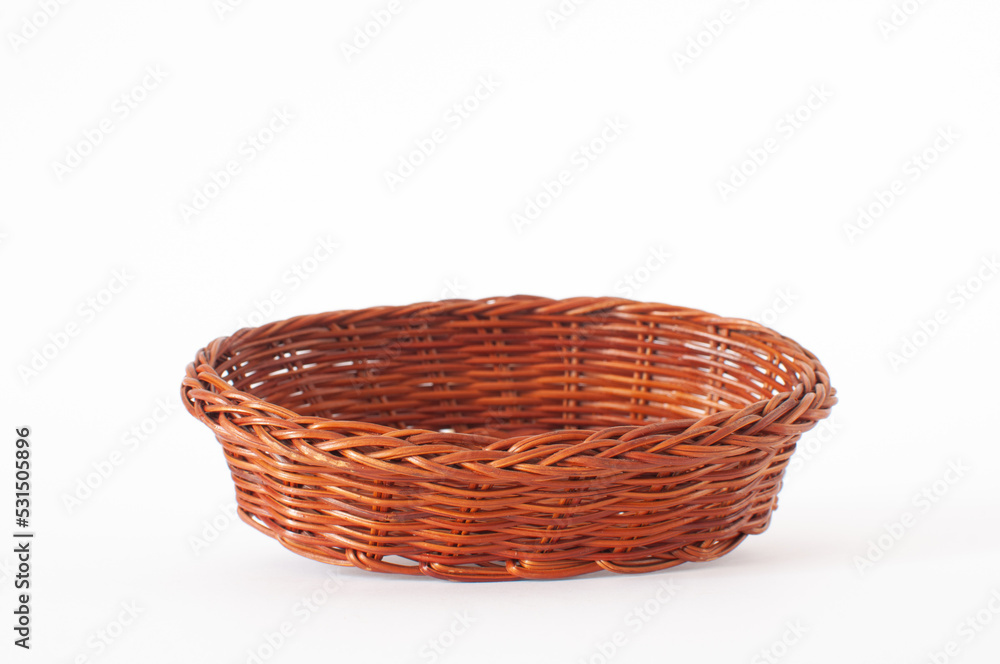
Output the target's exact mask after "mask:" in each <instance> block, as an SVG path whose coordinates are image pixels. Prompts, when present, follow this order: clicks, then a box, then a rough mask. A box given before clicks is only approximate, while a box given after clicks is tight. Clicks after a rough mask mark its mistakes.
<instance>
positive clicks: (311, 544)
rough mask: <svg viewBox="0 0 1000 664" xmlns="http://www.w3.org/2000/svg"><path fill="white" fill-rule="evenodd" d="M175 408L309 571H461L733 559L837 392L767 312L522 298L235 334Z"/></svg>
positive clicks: (259, 518) (359, 314) (247, 505)
mask: <svg viewBox="0 0 1000 664" xmlns="http://www.w3.org/2000/svg"><path fill="white" fill-rule="evenodd" d="M182 395H183V400H184V403H185V405H186V406H187V408H188V410H189V411H190V412H191V413H192V414H193V415H194V416H196V417H197V418H198V419H200V420H201V421H202V422H204V423H205V424H207V425H208V426H209V427H210V428H211V429H212V431H214V432H215V435H216V437H217V438H218V440H219V442H221V443H222V447H223V449H224V452H225V458H226V461H227V462H228V464H229V468H230V470H231V471H232V477H233V480H234V482H235V484H236V496H237V502H238V506H239V513H240V516H241V518H242V519H243V520H244V521H246V522H247V523H248V524H250V525H252V526H254V527H255V528H257V529H258V530H260V531H261V532H263V533H265V534H267V535H270V536H271V537H274V538H276V539H277V540H278V541H280V542H281V543H282V544H283V545H284V546H285V547H287V548H289V549H291V550H292V551H295V552H296V553H299V554H301V555H303V556H307V557H309V558H313V559H315V560H319V561H323V562H329V563H334V564H340V565H355V566H357V567H360V568H362V569H366V570H372V571H378V572H395V573H402V574H425V575H427V576H432V577H438V578H443V579H454V580H462V581H491V580H503V579H519V578H523V579H550V578H557V577H568V576H574V575H578V574H584V573H587V572H594V571H598V570H601V569H604V570H610V571H612V572H628V573H634V572H648V571H652V570H659V569H663V568H667V567H671V566H673V565H677V564H679V563H683V562H688V561H705V560H711V559H713V558H717V557H718V556H721V555H723V554H725V553H727V552H729V551H731V550H732V549H733V548H735V547H736V546H737V545H738V544H739V543H740V542H741V541H742V540H743V539H744V538H745V537H746V536H747V535H749V534H755V533H760V532H762V531H764V530H765V529H766V528H767V526H768V523H769V521H770V516H771V512H772V510H773V509H774V508H775V505H776V501H777V493H778V490H779V489H780V487H781V481H782V474H783V472H784V469H785V466H786V464H787V462H788V459H789V457H790V456H791V454H792V452H793V450H794V449H795V442H796V440H797V439H798V438H799V436H800V435H801V434H802V433H804V432H806V431H808V430H809V429H810V428H811V427H812V426H813V425H814V424H815V423H816V422H817V420H820V419H822V418H824V417H826V416H827V415H828V413H829V410H830V408H831V407H832V406H833V405H834V404H835V403H836V401H837V399H836V396H835V390H834V389H832V388H831V387H830V381H829V378H828V376H827V373H826V370H825V369H824V368H823V366H822V365H821V364H820V363H819V361H818V360H817V359H816V357H815V356H814V355H813V354H811V353H810V352H808V351H807V350H805V349H803V348H802V347H801V346H800V345H799V344H797V343H795V342H794V341H792V340H790V339H788V338H786V337H784V336H782V335H780V334H778V333H777V332H774V331H772V330H770V329H768V328H765V327H763V326H761V325H759V324H757V323H753V322H750V321H746V320H741V319H734V318H720V317H718V316H714V315H711V314H707V313H705V312H702V311H697V310H694V309H686V308H682V307H675V306H669V305H665V304H649V303H640V302H634V301H631V300H624V299H619V298H585V297H581V298H572V299H566V300H551V299H547V298H541V297H533V296H524V295H521V296H514V297H497V298H491V299H484V300H475V301H472V300H446V301H441V302H425V303H420V304H414V305H410V306H387V307H373V308H369V309H362V310H356V311H335V312H332V313H326V314H320V315H313V316H299V317H296V318H291V319H288V320H285V321H279V322H275V323H270V324H267V325H263V326H261V327H257V328H252V329H242V330H239V331H238V332H236V333H235V334H233V335H232V336H230V337H226V338H220V339H217V340H215V341H214V342H212V343H211V344H209V345H208V347H207V348H204V349H202V350H201V351H199V352H198V354H197V359H196V360H195V361H194V362H193V363H192V364H191V365H189V366H188V369H187V376H186V378H185V379H184V382H183V387H182Z"/></svg>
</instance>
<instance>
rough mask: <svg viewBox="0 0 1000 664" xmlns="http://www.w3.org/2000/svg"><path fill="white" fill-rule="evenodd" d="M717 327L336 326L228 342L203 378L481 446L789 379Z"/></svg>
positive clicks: (611, 321) (674, 410)
mask: <svg viewBox="0 0 1000 664" xmlns="http://www.w3.org/2000/svg"><path fill="white" fill-rule="evenodd" d="M725 320H726V321H730V324H727V325H720V324H718V319H717V320H716V321H714V323H713V324H707V323H705V322H703V321H701V320H698V319H695V318H693V317H685V316H681V315H666V314H655V313H647V314H642V315H638V314H635V313H628V314H624V313H621V312H618V311H614V310H612V311H609V312H605V313H602V314H589V315H580V316H566V315H560V316H554V315H541V314H532V313H521V314H518V315H512V316H507V317H504V316H491V317H489V318H488V319H483V318H477V317H475V316H468V315H465V316H459V315H435V316H432V317H428V316H421V315H418V314H415V315H412V316H396V317H393V318H391V319H387V318H379V317H377V316H375V317H370V318H368V319H367V320H351V319H349V318H346V319H345V320H343V321H334V322H332V323H331V324H329V325H328V326H324V327H312V328H304V329H297V330H295V331H293V332H287V331H286V332H281V331H280V328H276V329H275V331H274V333H273V334H256V335H253V336H242V337H241V336H240V335H239V334H237V335H234V337H232V338H231V342H230V343H229V344H228V345H227V346H226V348H225V350H224V356H223V357H221V358H219V361H218V362H217V364H216V367H217V370H218V371H219V374H220V375H221V376H223V377H224V378H225V379H226V380H227V381H229V382H230V383H231V384H232V385H233V386H234V387H235V388H236V389H238V390H240V391H243V392H248V393H250V394H253V395H254V396H255V397H257V398H260V399H263V400H265V401H268V402H271V403H273V404H276V405H279V406H282V407H284V408H287V409H289V410H292V411H295V412H297V413H298V414H300V415H302V416H309V417H322V418H329V419H338V420H354V421H365V422H372V423H378V424H383V425H386V426H390V427H395V428H400V429H406V428H418V429H430V430H435V431H447V430H454V431H456V432H466V433H468V432H471V433H482V434H487V435H494V436H510V435H520V434H522V433H537V432H541V431H547V430H553V429H601V428H604V427H609V426H616V425H638V424H644V423H649V422H653V421H662V420H667V419H689V418H700V417H702V416H705V415H709V414H713V413H715V412H718V411H720V410H727V409H731V408H743V407H745V406H747V405H749V404H752V403H754V402H756V401H760V400H762V399H768V398H770V397H771V396H773V395H774V394H777V393H780V392H787V391H789V390H790V389H791V387H792V386H794V385H795V384H797V383H799V382H801V379H802V375H801V372H802V369H801V367H802V364H803V363H802V362H797V360H799V359H802V358H796V357H792V356H790V355H788V354H787V353H788V352H789V351H788V349H787V346H786V345H783V344H779V345H778V346H777V347H776V346H775V345H772V344H771V343H770V342H771V341H773V340H774V339H781V337H778V336H777V335H776V334H775V333H774V332H771V331H770V330H767V329H766V328H762V327H760V326H757V325H756V324H754V323H750V322H748V321H740V320H737V319H725ZM778 348H781V351H779V350H778ZM782 351H784V352H782Z"/></svg>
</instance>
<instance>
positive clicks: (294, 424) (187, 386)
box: [181, 294, 836, 472]
mask: <svg viewBox="0 0 1000 664" xmlns="http://www.w3.org/2000/svg"><path fill="white" fill-rule="evenodd" d="M497 303H500V304H505V303H510V304H516V305H518V306H520V305H524V304H526V303H535V304H536V305H537V307H536V308H541V307H544V306H545V305H552V306H558V307H560V312H561V313H564V314H575V315H576V314H581V313H583V314H586V313H593V312H595V311H604V312H608V311H629V312H631V313H634V312H635V311H641V312H642V313H644V314H650V315H654V314H662V315H664V316H665V317H666V318H677V317H687V318H691V319H698V318H702V317H704V318H710V319H711V320H712V321H713V323H714V327H725V329H726V330H727V331H730V332H731V331H734V330H736V331H741V330H745V331H753V332H755V333H756V334H758V335H765V336H770V337H773V338H775V339H779V340H781V341H782V342H783V343H784V344H785V345H787V346H789V347H791V348H793V349H795V350H796V351H798V352H800V353H801V354H802V356H803V358H804V359H805V360H807V362H805V363H803V362H801V360H799V359H798V358H792V359H793V360H796V366H797V367H798V368H800V369H803V370H805V372H806V376H807V377H809V378H812V379H811V380H808V381H805V382H800V383H798V384H796V385H793V386H789V387H790V388H791V389H790V390H788V391H784V392H777V393H774V394H772V395H771V396H770V397H767V398H763V399H759V400H757V401H754V402H751V403H748V404H746V405H745V406H743V407H739V408H737V407H733V408H726V409H719V410H718V411H716V412H714V413H711V414H706V415H704V416H702V417H691V418H670V419H665V420H663V421H662V422H645V423H638V424H635V425H630V424H621V425H614V426H610V427H604V428H600V429H596V428H572V429H554V428H553V429H545V431H544V432H540V433H537V434H529V435H520V436H492V435H488V434H482V433H465V432H458V431H455V432H447V431H442V430H440V429H424V428H405V429H403V428H397V427H392V426H388V425H383V424H377V423H371V422H365V421H363V420H347V419H339V418H328V417H321V416H314V415H302V414H300V413H297V412H296V411H294V410H291V409H289V408H285V407H283V406H280V405H278V404H275V403H271V402H269V401H267V400H264V399H261V398H260V397H258V396H256V395H255V394H254V393H253V391H252V390H250V391H248V390H240V389H237V388H235V387H234V386H233V385H232V384H231V383H229V381H227V380H226V378H224V377H223V376H221V375H220V374H219V373H218V371H217V370H216V367H215V366H213V365H212V364H210V363H206V362H201V363H197V362H192V363H191V364H190V365H189V366H188V371H187V378H186V379H185V381H184V384H183V385H182V388H181V392H182V398H183V401H184V404H185V406H186V407H187V409H188V410H189V411H190V412H191V413H192V414H193V415H195V416H197V417H199V419H202V416H201V415H199V414H198V413H197V412H196V409H197V408H199V407H200V404H195V403H194V401H196V400H194V399H192V398H191V396H192V395H191V393H192V391H195V390H198V389H201V390H204V391H205V392H208V393H210V394H211V396H212V398H213V399H223V400H225V401H226V402H228V403H229V404H230V405H231V406H233V405H237V406H239V407H241V408H245V409H249V410H253V411H256V412H258V413H260V414H264V415H265V416H266V417H267V418H270V419H272V420H281V421H283V422H284V423H285V424H284V426H286V427H288V428H298V429H302V430H309V431H311V432H315V431H317V429H320V430H327V431H332V432H337V431H341V430H342V431H348V432H354V433H357V432H359V431H360V432H364V433H367V435H371V436H377V437H379V438H384V439H386V440H384V441H381V442H385V443H388V442H389V441H390V440H397V441H398V443H399V444H401V445H403V444H408V443H407V442H406V439H407V438H409V437H411V436H417V435H419V434H427V433H432V434H434V435H435V437H436V438H437V439H440V438H441V437H442V436H444V435H447V436H448V438H449V439H450V440H453V441H454V443H452V444H449V443H443V442H435V443H434V445H435V446H436V447H441V448H442V452H446V451H449V449H448V448H450V451H453V452H459V451H462V452H467V451H469V449H470V448H474V449H479V448H482V447H483V446H486V445H489V446H490V449H491V450H492V451H494V452H503V453H506V455H507V456H515V455H517V454H518V451H517V450H510V449H505V448H504V447H503V446H498V443H503V442H505V441H509V442H512V443H513V442H517V443H518V447H519V448H521V447H523V446H524V445H526V444H530V443H532V442H534V441H535V440H536V439H537V440H544V439H550V438H552V436H553V435H554V434H569V435H570V437H571V438H578V439H579V440H580V441H584V440H586V439H589V438H593V437H600V436H601V435H602V434H608V433H610V432H613V433H614V437H615V438H618V439H621V438H622V437H623V436H624V437H625V439H630V438H633V437H636V436H639V435H645V434H649V433H662V432H666V431H672V432H675V433H680V432H683V431H686V430H690V429H695V428H698V427H703V426H706V425H713V424H714V425H718V423H720V422H725V421H727V420H733V419H734V418H737V419H740V421H741V423H742V425H743V426H745V425H746V424H747V422H746V421H745V418H747V417H757V419H761V418H760V416H757V415H755V414H754V413H755V412H756V411H763V410H764V409H766V407H767V406H768V404H771V403H774V402H775V401H776V400H779V399H787V398H791V399H792V400H794V401H799V402H801V401H803V400H806V401H809V402H810V403H812V402H815V403H816V404H817V405H825V406H827V407H829V406H832V405H833V404H835V403H836V396H835V395H836V390H835V389H834V388H832V387H830V381H829V376H828V375H827V373H826V370H825V368H824V367H823V365H822V364H820V363H819V361H818V359H817V358H816V356H815V355H813V354H812V353H811V352H810V351H808V350H806V349H805V348H804V347H803V346H802V345H801V344H799V343H798V342H797V341H795V340H793V339H790V338H789V337H786V336H784V335H782V334H781V333H779V332H777V331H775V330H773V329H771V328H769V327H767V326H765V325H762V324H760V323H758V322H756V321H752V320H748V319H743V318H735V317H721V316H717V315H714V314H711V313H708V312H705V311H702V310H699V309H692V308H688V307H679V306H675V305H668V304H663V303H658V302H642V301H637V300H631V299H627V298H617V297H587V296H580V297H572V298H562V299H556V298H549V297H543V296H536V295H523V294H521V295H512V296H495V297H488V298H481V299H475V300H474V299H464V298H455V299H446V300H437V301H423V302H417V303H414V304H409V305H379V306H373V307H365V308H359V309H343V310H336V311H331V312H326V313H319V314H302V315H297V316H292V317H290V318H286V319H282V320H278V321H272V322H270V323H265V324H262V325H260V326H256V327H244V328H240V329H239V330H237V331H236V332H234V333H233V334H231V335H228V336H223V337H219V338H217V339H215V340H214V341H212V342H211V343H210V344H208V345H207V346H206V347H205V348H203V349H202V351H201V352H200V353H199V355H200V354H201V353H204V354H205V355H206V356H207V357H208V358H209V359H210V360H211V361H214V360H215V359H216V358H217V357H218V356H219V355H220V354H221V353H223V352H225V351H226V350H227V349H228V348H235V347H238V344H239V342H240V341H242V340H245V339H246V338H247V337H248V336H251V335H252V336H254V337H266V336H269V335H270V334H272V333H277V332H280V330H281V329H282V328H283V327H286V326H289V325H294V324H297V323H299V322H300V321H304V320H308V319H313V318H318V317H321V316H326V315H332V314H340V315H352V314H358V315H363V316H364V317H365V319H366V320H370V319H374V318H378V317H379V316H380V315H383V314H386V313H396V312H399V311H403V310H408V311H412V312H413V313H419V311H420V310H421V309H426V308H433V309H435V310H439V309H440V308H441V307H442V306H444V305H454V306H455V308H456V309H460V308H461V307H462V306H466V305H471V306H477V305H484V304H486V305H495V304H497ZM596 303H600V306H595V304H596ZM570 304H578V305H579V306H577V307H576V308H572V309H564V307H566V306H567V305H570ZM327 329H329V328H327ZM708 335H709V333H706V336H708ZM718 341H720V342H723V343H725V344H727V345H729V346H734V345H741V344H740V343H737V340H735V339H733V338H732V337H728V336H726V337H723V336H719V337H718ZM810 374H811V376H810ZM808 383H811V385H807V384H808ZM810 395H812V397H813V398H812V399H810V398H809V397H810ZM203 396H208V395H203ZM307 444H309V443H307ZM310 445H311V444H310ZM314 451H315V452H316V453H317V455H322V456H316V457H314V458H315V460H316V461H319V462H321V460H322V458H328V457H327V454H328V453H326V452H323V451H321V450H314ZM310 456H312V455H310ZM388 463H393V462H392V461H389V462H388ZM507 470H508V471H511V472H517V471H515V470H514V469H513V468H508V469H507Z"/></svg>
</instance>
